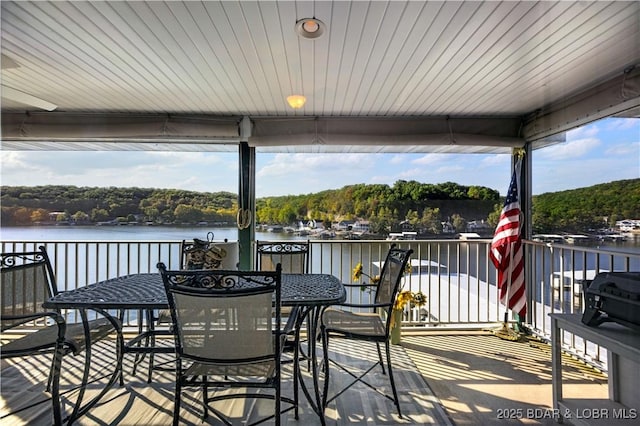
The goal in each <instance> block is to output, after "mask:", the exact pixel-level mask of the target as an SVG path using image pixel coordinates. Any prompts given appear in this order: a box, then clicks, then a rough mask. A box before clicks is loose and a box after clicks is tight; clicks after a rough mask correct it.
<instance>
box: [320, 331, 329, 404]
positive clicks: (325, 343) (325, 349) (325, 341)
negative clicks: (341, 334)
mask: <svg viewBox="0 0 640 426" xmlns="http://www.w3.org/2000/svg"><path fill="white" fill-rule="evenodd" d="M320 336H321V338H322V361H323V368H324V386H323V389H322V407H320V409H321V410H324V409H325V408H327V395H328V394H329V335H328V333H327V330H326V329H325V327H323V326H321V327H320Z"/></svg>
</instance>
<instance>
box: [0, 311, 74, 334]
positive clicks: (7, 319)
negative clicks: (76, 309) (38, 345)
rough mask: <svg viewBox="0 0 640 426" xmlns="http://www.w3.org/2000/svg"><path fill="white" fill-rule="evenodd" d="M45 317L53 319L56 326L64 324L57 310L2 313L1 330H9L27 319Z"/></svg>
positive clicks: (27, 320)
mask: <svg viewBox="0 0 640 426" xmlns="http://www.w3.org/2000/svg"><path fill="white" fill-rule="evenodd" d="M47 317H49V318H51V319H52V320H54V321H55V322H56V325H57V326H58V327H60V326H61V325H62V326H64V325H65V324H66V321H65V319H64V317H63V316H62V315H61V314H60V313H59V312H56V311H47V312H38V313H36V314H27V315H3V316H2V331H4V330H10V329H12V328H14V327H17V326H19V325H22V324H24V323H26V322H29V321H34V320H37V319H41V318H47ZM5 324H7V325H5ZM8 324H10V325H8Z"/></svg>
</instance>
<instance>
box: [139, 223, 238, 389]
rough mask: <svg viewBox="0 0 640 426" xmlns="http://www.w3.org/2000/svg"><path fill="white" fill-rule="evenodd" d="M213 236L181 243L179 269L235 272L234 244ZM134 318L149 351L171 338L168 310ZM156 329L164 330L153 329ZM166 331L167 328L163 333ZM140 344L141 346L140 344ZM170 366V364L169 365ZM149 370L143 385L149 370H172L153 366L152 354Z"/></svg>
mask: <svg viewBox="0 0 640 426" xmlns="http://www.w3.org/2000/svg"><path fill="white" fill-rule="evenodd" d="M212 238H213V233H211V232H210V233H209V235H208V239H207V240H201V239H199V238H194V239H193V240H192V241H187V240H182V243H181V244H180V269H211V270H214V269H228V270H233V269H237V268H238V261H239V253H238V243H237V242H229V241H227V240H226V239H225V240H224V241H213V240H212ZM138 315H139V316H138V317H139V318H142V315H145V316H146V322H147V327H148V329H147V331H146V333H143V331H142V326H143V324H142V322H140V323H139V325H138V328H139V329H138V332H139V335H144V336H145V337H144V340H145V342H144V345H145V346H149V347H155V346H156V344H157V343H156V339H157V338H172V337H173V331H172V330H171V327H172V320H171V312H170V310H169V309H161V310H160V311H156V312H154V311H147V312H139V313H138ZM156 325H158V326H160V327H165V328H162V329H156ZM166 327H169V329H167V328H166ZM140 344H143V343H142V341H141V342H140ZM143 359H144V356H140V355H137V356H136V359H135V361H134V363H133V371H132V374H133V375H135V374H136V371H137V367H138V365H139V364H140V363H141V362H142V360H143ZM169 363H172V361H169ZM148 368H149V370H148V373H147V383H151V381H152V379H153V370H163V371H172V370H173V367H165V366H164V365H156V364H155V356H154V354H153V352H151V353H149V366H148Z"/></svg>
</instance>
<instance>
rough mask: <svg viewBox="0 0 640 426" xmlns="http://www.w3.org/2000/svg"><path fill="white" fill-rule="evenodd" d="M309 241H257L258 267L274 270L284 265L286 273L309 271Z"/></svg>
mask: <svg viewBox="0 0 640 426" xmlns="http://www.w3.org/2000/svg"><path fill="white" fill-rule="evenodd" d="M309 246H310V245H309V241H308V240H307V241H256V269H257V270H259V271H273V270H275V267H276V265H278V264H280V265H281V266H282V272H284V273H286V274H306V273H308V272H309Z"/></svg>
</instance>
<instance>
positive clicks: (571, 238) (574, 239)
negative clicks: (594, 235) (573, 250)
mask: <svg viewBox="0 0 640 426" xmlns="http://www.w3.org/2000/svg"><path fill="white" fill-rule="evenodd" d="M562 238H563V239H564V241H565V242H566V243H568V244H584V243H588V242H589V241H591V237H590V236H588V235H583V234H568V235H563V236H562Z"/></svg>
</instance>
